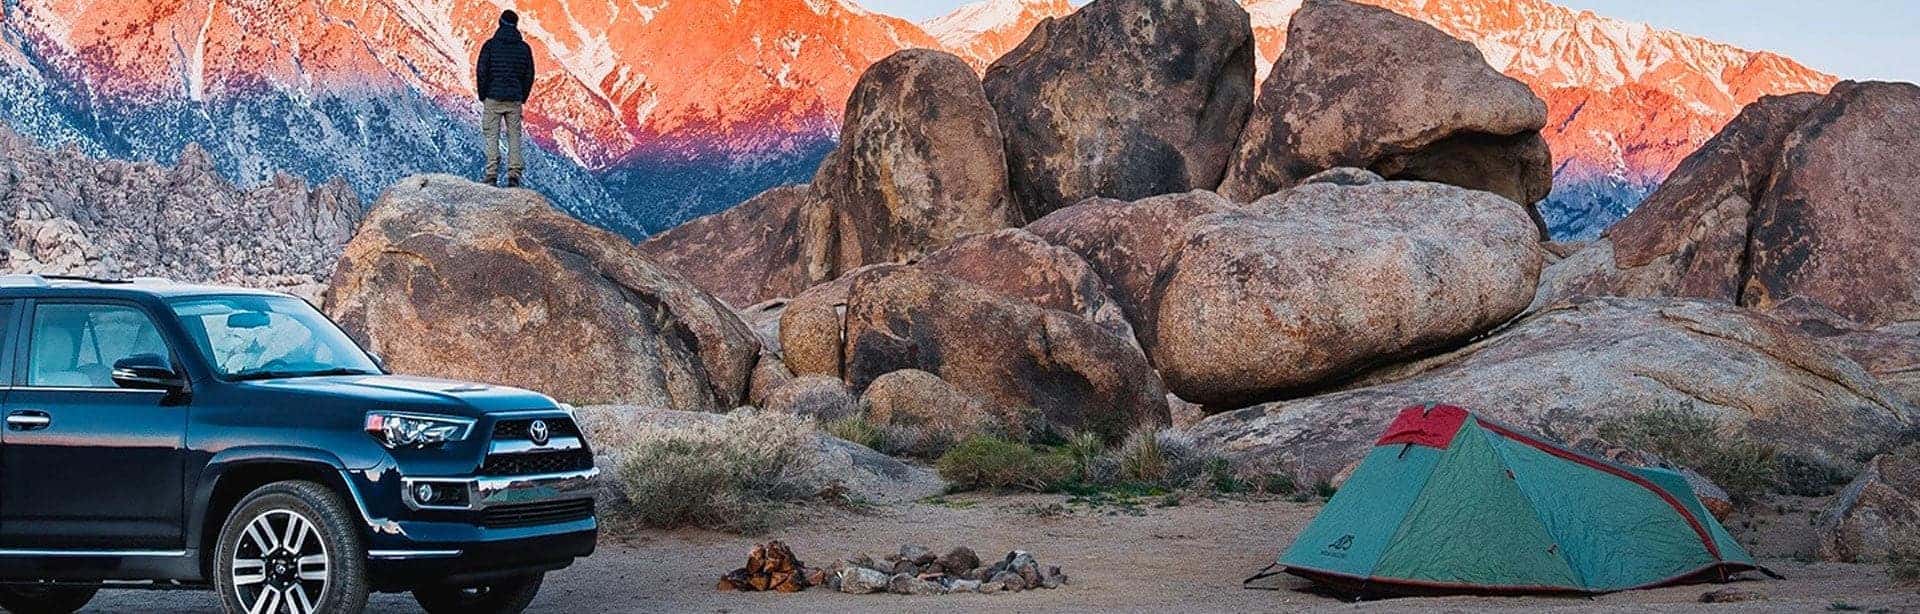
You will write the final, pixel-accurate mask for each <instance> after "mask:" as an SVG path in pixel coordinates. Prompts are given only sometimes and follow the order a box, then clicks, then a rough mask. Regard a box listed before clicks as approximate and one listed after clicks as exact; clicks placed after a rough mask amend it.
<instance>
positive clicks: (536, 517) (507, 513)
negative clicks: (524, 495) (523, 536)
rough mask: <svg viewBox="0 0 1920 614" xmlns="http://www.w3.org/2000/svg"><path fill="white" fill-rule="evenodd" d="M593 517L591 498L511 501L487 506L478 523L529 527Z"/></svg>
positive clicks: (495, 527) (490, 525)
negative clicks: (526, 501)
mask: <svg viewBox="0 0 1920 614" xmlns="http://www.w3.org/2000/svg"><path fill="white" fill-rule="evenodd" d="M591 517H593V500H592V499H574V500H571V501H542V502H539V503H513V504H508V505H496V506H493V507H489V508H487V510H486V512H485V513H484V514H483V515H482V516H481V518H480V525H481V526H484V527H487V528H489V529H503V528H510V527H530V526H534V525H542V524H555V523H561V522H570V521H574V520H581V519H585V518H591Z"/></svg>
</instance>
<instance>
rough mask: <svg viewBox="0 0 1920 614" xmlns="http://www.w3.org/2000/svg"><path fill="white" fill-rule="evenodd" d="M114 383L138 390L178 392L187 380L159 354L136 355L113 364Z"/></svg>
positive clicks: (185, 385) (185, 384)
mask: <svg viewBox="0 0 1920 614" xmlns="http://www.w3.org/2000/svg"><path fill="white" fill-rule="evenodd" d="M113 383H115V384H118V385H119V386H120V387H121V388H133V389H137V390H169V391H177V390H180V389H182V388H186V387H187V380H186V378H184V377H181V376H180V374H179V373H176V372H174V370H173V366H172V365H170V364H167V359H166V358H163V357H161V356H160V355H159V354H135V355H132V356H128V357H126V358H122V359H120V360H116V361H114V362H113Z"/></svg>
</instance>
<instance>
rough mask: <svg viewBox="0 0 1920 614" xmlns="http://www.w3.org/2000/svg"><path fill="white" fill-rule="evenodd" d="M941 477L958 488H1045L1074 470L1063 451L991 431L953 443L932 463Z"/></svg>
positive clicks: (1053, 485) (1047, 488) (1070, 460)
mask: <svg viewBox="0 0 1920 614" xmlns="http://www.w3.org/2000/svg"><path fill="white" fill-rule="evenodd" d="M934 468H935V469H937V470H939V472H940V477H942V478H945V479H946V480H947V481H948V482H951V483H953V485H954V487H955V488H958V489H963V490H965V489H976V488H1015V489H1021V490H1032V491H1047V490H1052V489H1054V488H1056V487H1058V486H1059V484H1060V483H1061V482H1063V481H1065V480H1066V479H1068V478H1069V477H1071V474H1072V472H1073V471H1074V466H1073V460H1072V459H1071V458H1068V457H1067V456H1066V455H1064V454H1059V453H1048V452H1042V451H1040V450H1036V449H1034V448H1033V447H1031V446H1028V445H1027V444H1024V443H1020V442H1017V441H1012V440H1009V439H1006V438H1004V437H999V436H994V435H975V436H973V437H968V438H967V439H965V440H962V441H961V442H960V443H958V444H955V445H954V446H953V447H952V448H951V449H949V450H947V453H946V454H943V455H941V456H940V460H939V461H937V462H935V463H934Z"/></svg>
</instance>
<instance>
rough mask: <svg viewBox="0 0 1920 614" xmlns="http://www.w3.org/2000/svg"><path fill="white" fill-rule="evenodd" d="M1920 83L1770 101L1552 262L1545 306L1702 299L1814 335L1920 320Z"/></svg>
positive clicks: (1845, 88) (1542, 297)
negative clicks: (1606, 298) (1620, 298)
mask: <svg viewBox="0 0 1920 614" xmlns="http://www.w3.org/2000/svg"><path fill="white" fill-rule="evenodd" d="M1915 116H1920V86H1915V85H1913V84H1907V83H1855V82H1844V83H1841V84H1839V85H1837V86H1834V88H1833V91H1832V92H1831V93H1829V94H1827V95H1825V96H1819V95H1815V94H1800V95H1794V96H1785V97H1775V98H1765V99H1762V100H1760V101H1759V102H1756V103H1754V104H1752V105H1749V106H1748V108H1747V109H1745V110H1744V111H1742V112H1741V114H1740V116H1739V117H1737V118H1735V119H1734V121H1733V122H1732V123H1730V124H1728V125H1727V127H1726V129H1725V130H1723V131H1721V133H1720V134H1719V135H1718V136H1716V137H1714V139H1713V140H1712V141H1709V142H1708V143H1707V145H1706V146H1705V147H1703V148H1702V149H1701V150H1700V151H1698V152H1696V153H1695V154H1694V155H1692V156H1691V157H1689V158H1687V160H1686V161H1685V162H1684V163H1683V164H1682V165H1681V166H1680V168H1679V169H1677V170H1676V171H1675V172H1674V174H1673V176H1672V177H1671V178H1669V179H1668V180H1667V183H1666V184H1664V185H1662V186H1661V188H1660V189H1659V190H1658V191H1657V192H1655V193H1654V194H1653V196H1651V197H1649V198H1648V199H1647V201H1646V203H1644V204H1642V205H1641V207H1640V208H1639V209H1637V210H1635V211H1634V212H1633V213H1632V214H1630V215H1628V216H1627V217H1626V219H1624V220H1622V221H1621V222H1620V223H1619V224H1618V225H1616V226H1615V227H1614V228H1612V229H1611V230H1609V231H1608V232H1607V235H1606V237H1605V238H1604V239H1603V240H1601V241H1597V242H1594V243H1593V244H1591V245H1589V246H1587V247H1585V248H1584V249H1582V250H1580V251H1578V252H1576V253H1574V254H1573V255H1571V256H1569V257H1568V258H1567V259H1566V260H1564V261H1561V262H1560V263H1557V264H1555V265H1554V266H1553V267H1552V268H1551V269H1550V270H1549V271H1548V272H1547V274H1546V275H1545V281H1543V283H1542V284H1541V289H1540V293H1539V295H1538V297H1537V299H1536V301H1535V305H1536V306H1541V307H1544V306H1546V305H1549V304H1552V303H1553V302H1555V301H1559V300H1563V299H1566V298H1569V297H1573V296H1580V295H1589V296H1600V295H1624V296H1698V297H1705V298H1716V299H1720V300H1726V301H1731V302H1735V303H1738V304H1741V305H1746V306H1749V307H1753V308H1755V309H1760V310H1763V311H1767V312H1770V313H1773V314H1775V315H1777V316H1779V317H1783V318H1788V319H1793V320H1796V321H1805V322H1818V326H1819V327H1824V328H1831V329H1841V330H1873V329H1878V328H1883V327H1886V326H1890V325H1899V324H1902V323H1915V322H1920V276H1915V275H1912V274H1911V271H1913V270H1915V268H1916V267H1920V248H1916V247H1915V246H1916V245H1920V230H1916V229H1917V228H1920V160H1916V159H1915V158H1914V156H1911V155H1908V154H1909V153H1910V152H1909V151H1908V149H1910V148H1907V147H1905V144H1906V143H1908V142H1912V141H1914V140H1916V139H1920V126H1917V125H1916V124H1915V122H1913V121H1911V118H1912V117H1915Z"/></svg>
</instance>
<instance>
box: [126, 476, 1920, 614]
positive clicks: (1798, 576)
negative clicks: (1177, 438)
mask: <svg viewBox="0 0 1920 614" xmlns="http://www.w3.org/2000/svg"><path fill="white" fill-rule="evenodd" d="M1138 503H1139V506H1138V507H1129V506H1122V505H1112V504H1105V505H1087V504H1083V503H1070V502H1068V499H1067V498H1065V497H1060V496H1041V495H1031V496H1017V497H981V496H961V497H952V498H949V499H947V500H945V502H943V503H916V504H909V505H901V506H894V507H889V508H880V509H871V510H866V511H864V512H860V513H853V512H847V511H839V510H834V511H823V512H815V513H813V514H812V515H811V516H810V517H809V518H807V519H804V520H803V521H801V522H800V523H799V524H796V525H794V526H792V527H790V528H788V529H786V530H783V531H780V532H778V533H776V534H773V535H769V536H763V537H762V538H761V539H765V538H766V537H778V538H780V539H784V540H786V541H787V543H789V544H791V545H792V546H793V548H794V551H795V552H796V553H797V554H798V555H799V556H800V557H801V558H802V559H803V560H806V561H808V562H810V563H813V564H820V565H824V564H826V563H828V562H831V561H832V560H833V559H836V558H844V557H849V556H852V555H854V554H856V553H858V552H867V553H870V554H872V555H874V556H875V557H878V556H880V555H882V554H885V553H887V552H891V551H893V550H895V549H897V548H898V547H899V545H900V544H903V543H916V544H922V545H926V546H929V547H932V548H934V549H936V550H945V549H946V548H948V547H950V546H953V545H967V546H970V547H973V548H974V549H975V550H978V551H979V552H980V553H981V556H982V558H990V557H993V556H996V555H998V554H1002V553H1004V552H1005V551H1007V550H1009V549H1012V548H1025V549H1027V550H1030V551H1032V552H1033V553H1034V555H1035V556H1036V557H1037V558H1039V560H1040V561H1041V562H1042V563H1043V564H1058V565H1061V566H1062V567H1063V568H1064V569H1065V570H1066V572H1067V574H1068V575H1069V576H1070V578H1071V584H1069V585H1067V586H1066V587H1064V588H1061V589H1057V590H1038V591H1027V592H1022V593H1015V594H999V595H948V596H927V597H903V596H896V595H845V594H839V593H832V592H827V591H825V590H821V589H814V590H809V591H807V592H804V593H798V594H775V593H753V594H746V593H721V592H716V591H715V590H714V589H713V584H714V580H715V579H717V578H718V576H719V574H721V573H722V572H724V571H726V570H728V569H731V568H733V567H736V566H739V565H740V564H741V563H742V561H743V559H744V557H745V555H746V552H747V550H748V549H750V548H751V547H752V546H753V544H754V542H755V541H756V539H754V538H746V537H738V536H733V535H725V534H719V533H713V532H708V531H693V530H684V531H670V532H663V531H645V532H639V533H636V534H633V535H627V536H608V537H606V538H603V540H602V544H601V548H600V551H599V553H598V554H596V555H595V556H594V557H593V558H590V559H588V560H585V561H582V562H580V563H578V564H576V565H574V566H573V567H572V568H569V569H566V570H564V571H561V572H558V573H555V574H553V575H550V576H548V578H547V585H546V589H545V590H544V591H543V592H542V593H541V595H540V598H539V600H538V601H536V602H535V604H534V607H533V609H532V610H531V611H536V612H598V613H607V612H768V611H802V612H824V611H832V612H902V611H913V612H945V611H955V612H958V611H983V610H988V609H991V610H993V611H1003V612H1086V611H1101V612H1143V613H1153V614H1167V613H1169V612H1239V613H1247V612H1276V611H1289V612H1292V611H1338V612H1351V611H1364V612H1462V611H1489V610H1491V611H1511V612H1522V611H1525V612H1538V611H1552V612H1603V611H1604V612H1677V611H1705V610H1711V611H1714V612H1819V611H1849V610H1848V608H1859V610H1858V611H1868V612H1875V611H1878V612H1920V592H1916V591H1915V589H1913V588H1899V587H1895V586H1893V585H1892V584H1891V583H1890V581H1889V580H1888V579H1887V577H1886V575H1885V574H1884V573H1883V571H1882V570H1881V569H1880V568H1879V567H1878V566H1866V565H1842V564H1833V563H1804V562H1796V561H1795V560H1792V558H1787V557H1795V556H1799V557H1801V558H1804V554H1803V553H1804V548H1805V547H1806V546H1807V545H1808V544H1807V543H1806V542H1805V540H1804V539H1801V538H1799V537H1797V536H1798V535H1801V534H1804V533H1806V531H1805V530H1804V527H1805V526H1806V525H1805V523H1806V522H1807V520H1806V518H1807V515H1806V510H1807V509H1811V506H1810V505H1808V504H1807V503H1808V502H1806V501H1802V500H1793V501H1784V502H1782V503H1779V504H1777V505H1773V506H1768V507H1767V509H1766V511H1765V512H1763V513H1760V514H1756V516H1755V518H1753V519H1752V520H1751V521H1750V523H1751V524H1752V525H1753V526H1754V528H1753V529H1751V530H1749V529H1745V528H1743V527H1744V526H1745V525H1747V524H1749V521H1747V520H1736V521H1735V522H1733V523H1730V524H1732V525H1733V526H1735V527H1736V531H1739V532H1742V533H1744V534H1745V535H1744V536H1743V539H1749V540H1753V541H1757V542H1758V543H1756V544H1755V548H1754V549H1755V550H1756V551H1758V552H1759V553H1760V554H1758V556H1761V557H1763V558H1767V559H1769V560H1767V561H1766V562H1767V564H1768V566H1770V567H1772V568H1774V569H1775V570H1777V571H1779V572H1780V573H1782V574H1784V575H1785V576H1786V577H1787V579H1786V580H1751V581H1743V582H1737V583H1734V584H1731V585H1730V586H1731V587H1733V588H1737V589H1740V590H1743V591H1749V592H1753V593H1758V594H1760V595H1762V596H1764V600H1760V601H1749V602H1743V603H1732V604H1713V605H1707V604H1701V603H1698V600H1699V598H1700V595H1701V594H1703V593H1706V592H1708V591H1712V590H1715V589H1719V588H1725V587H1723V586H1715V585H1704V586H1685V587H1674V588H1665V589H1658V590H1649V591H1633V592H1627V593H1616V594H1612V595H1604V596H1601V597H1597V598H1592V599H1584V598H1579V599H1574V598H1466V597H1454V598H1439V599H1392V600H1384V601H1374V602H1366V603H1358V604H1355V603H1345V602H1342V601H1339V600H1336V599H1332V598H1328V597H1323V596H1319V595H1316V594H1312V593H1308V592H1303V591H1299V590H1293V589H1298V588H1302V587H1304V586H1305V583H1303V582H1299V581H1296V580H1282V581H1281V582H1280V586H1281V588H1282V590H1278V591H1258V590H1246V589H1242V588H1241V587H1240V579H1241V578H1243V577H1246V576H1247V575H1249V574H1251V573H1253V572H1254V571H1256V570H1258V569H1260V568H1261V567H1263V566H1265V565H1266V564H1267V563H1269V562H1271V561H1272V559H1273V557H1274V555H1275V554H1276V553H1277V552H1278V551H1279V549H1280V548H1282V547H1284V546H1285V545H1287V543H1288V542H1289V541H1290V540H1291V539H1292V538H1293V535H1294V533H1295V532H1296V531H1298V530H1299V529H1300V528H1301V527H1302V526H1304V525H1305V524H1306V523H1307V521H1308V520H1310V519H1311V518H1312V517H1313V514H1314V513H1315V512H1316V511H1318V509H1319V507H1318V505H1316V504H1311V503H1295V502H1291V501H1284V500H1271V501H1242V500H1209V499H1205V498H1188V499H1186V500H1185V501H1183V502H1182V503H1180V504H1179V505H1178V506H1175V507H1158V505H1159V504H1160V500H1158V499H1151V500H1141V501H1139V502H1138ZM1796 523H1799V524H1798V526H1797V527H1796V526H1795V524H1796ZM1796 528H1799V529H1801V530H1797V531H1796V530H1794V529H1796ZM214 607H215V601H214V600H213V598H212V595H211V594H208V593H203V592H167V593H153V592H130V591H115V592H110V593H103V594H102V595H101V596H100V598H98V599H97V600H96V601H95V602H94V607H92V608H90V609H89V610H88V611H94V612H187V611H207V610H211V609H213V608H214ZM369 610H370V611H375V612H418V611H419V609H418V608H417V607H416V606H414V604H413V603H412V600H411V599H410V598H409V597H407V596H405V595H381V596H376V597H375V599H374V601H373V603H372V605H371V607H370V608H369Z"/></svg>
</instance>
